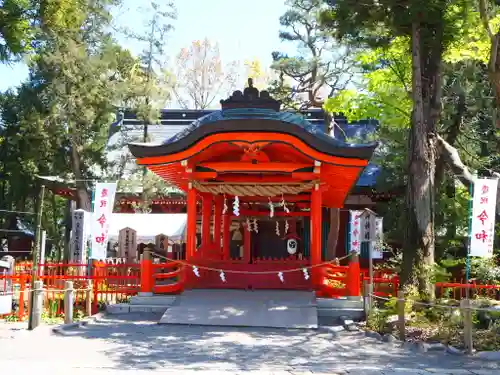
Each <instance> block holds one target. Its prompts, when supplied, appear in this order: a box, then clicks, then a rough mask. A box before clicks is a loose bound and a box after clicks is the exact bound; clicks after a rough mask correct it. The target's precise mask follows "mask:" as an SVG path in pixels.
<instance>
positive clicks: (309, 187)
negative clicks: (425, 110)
mask: <svg viewBox="0 0 500 375" xmlns="http://www.w3.org/2000/svg"><path fill="white" fill-rule="evenodd" d="M221 105H222V109H221V110H219V111H213V112H211V113H208V114H207V115H205V116H203V117H201V118H199V119H197V120H195V121H194V122H193V123H192V124H191V125H190V126H189V127H187V128H185V129H184V130H183V131H181V132H179V133H178V134H176V135H174V136H173V137H170V138H168V139H166V140H164V141H163V142H162V143H161V144H145V143H132V144H129V148H130V151H131V153H132V154H133V155H134V157H136V158H137V162H138V164H140V165H144V166H147V167H148V168H149V169H150V170H151V171H153V172H154V173H156V174H157V175H159V176H160V177H162V178H163V179H164V180H165V181H167V182H168V183H169V184H172V185H174V186H177V187H178V188H179V189H180V190H182V191H184V192H185V195H186V198H185V199H186V212H187V228H186V239H185V241H186V252H185V260H186V262H187V263H190V264H196V265H199V266H200V270H199V273H200V276H199V277H194V276H193V275H192V274H191V273H186V274H185V276H184V277H186V279H185V286H187V287H204V288H210V287H221V286H224V287H233V288H254V289H257V288H283V282H282V281H280V279H279V278H277V277H276V274H272V273H269V274H259V275H255V274H254V275H252V274H251V272H256V273H257V272H262V271H276V272H278V271H280V270H286V269H300V268H301V267H306V266H314V265H318V264H320V263H322V261H323V259H324V257H325V245H326V235H327V234H328V231H327V228H326V226H325V222H326V221H327V220H326V219H327V217H326V215H325V208H342V207H344V205H345V202H346V200H347V198H348V194H349V192H350V191H352V189H353V188H354V187H355V185H356V182H357V181H358V180H359V178H360V176H361V175H362V173H363V171H364V170H365V168H366V167H367V166H368V163H369V160H370V159H371V157H372V155H373V152H374V150H375V147H376V144H375V143H365V144H348V143H345V142H344V141H342V140H339V139H336V138H334V137H331V136H329V135H327V134H325V132H323V131H320V130H319V129H318V128H317V127H316V126H314V125H313V124H312V123H311V122H309V121H307V120H306V119H305V118H304V117H303V116H301V115H298V114H295V113H291V112H281V111H280V103H279V102H278V101H276V100H274V99H272V98H270V97H269V94H268V93H267V92H264V91H263V92H261V93H259V92H258V90H256V89H255V88H253V87H249V88H247V89H245V91H244V92H243V93H242V92H241V91H235V92H234V93H233V95H232V96H231V97H230V98H229V99H227V100H223V101H221ZM361 205H363V203H361ZM198 206H199V207H200V210H199V211H201V241H200V243H198V244H197V240H196V235H197V220H198V212H199V211H198V208H197V207H198ZM339 242H341V241H339ZM339 245H340V243H339ZM342 245H343V247H344V249H343V250H344V251H343V252H344V253H345V251H346V250H345V242H344V244H342ZM203 267H208V268H212V269H214V270H215V269H221V270H222V269H223V270H233V271H245V273H241V274H237V275H235V274H233V276H232V277H229V276H227V280H225V282H224V283H222V281H221V277H220V275H219V273H217V272H213V271H210V270H205V269H203ZM358 269H359V268H358ZM317 271H318V270H317V269H316V270H315V269H314V268H313V269H312V277H311V278H304V277H303V275H302V274H301V273H300V272H295V273H289V274H287V276H286V277H287V283H286V285H287V286H288V288H292V289H316V288H317V286H318V284H319V283H321V280H320V279H319V278H320V273H319V272H317ZM249 272H250V273H249ZM358 275H359V273H358ZM358 278H359V277H358ZM222 284H223V285H222ZM168 289H169V288H168V286H165V287H163V288H162V287H157V288H156V290H153V291H156V292H162V291H168Z"/></svg>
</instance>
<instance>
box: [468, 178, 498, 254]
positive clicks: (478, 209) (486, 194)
mask: <svg viewBox="0 0 500 375" xmlns="http://www.w3.org/2000/svg"><path fill="white" fill-rule="evenodd" d="M497 187H498V180H496V179H485V178H480V179H477V180H476V182H475V183H474V198H473V201H472V225H471V239H470V255H471V256H477V257H483V258H491V257H492V256H493V240H494V235H495V208H496V198H497Z"/></svg>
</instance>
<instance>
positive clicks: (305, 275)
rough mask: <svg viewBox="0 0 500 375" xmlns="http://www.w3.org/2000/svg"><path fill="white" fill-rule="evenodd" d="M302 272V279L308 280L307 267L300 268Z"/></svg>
mask: <svg viewBox="0 0 500 375" xmlns="http://www.w3.org/2000/svg"><path fill="white" fill-rule="evenodd" d="M302 272H304V279H305V280H309V272H307V268H302Z"/></svg>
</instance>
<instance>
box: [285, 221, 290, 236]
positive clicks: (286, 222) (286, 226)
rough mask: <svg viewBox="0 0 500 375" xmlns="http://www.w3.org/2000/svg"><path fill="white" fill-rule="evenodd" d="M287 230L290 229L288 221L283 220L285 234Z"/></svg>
mask: <svg viewBox="0 0 500 375" xmlns="http://www.w3.org/2000/svg"><path fill="white" fill-rule="evenodd" d="M288 229H290V225H288V220H285V234H287V233H288Z"/></svg>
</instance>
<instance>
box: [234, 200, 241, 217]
mask: <svg viewBox="0 0 500 375" xmlns="http://www.w3.org/2000/svg"><path fill="white" fill-rule="evenodd" d="M233 214H234V216H240V198H238V196H235V197H234V202H233Z"/></svg>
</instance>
